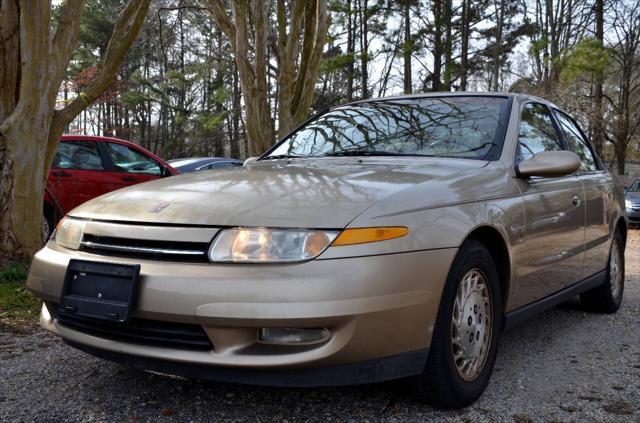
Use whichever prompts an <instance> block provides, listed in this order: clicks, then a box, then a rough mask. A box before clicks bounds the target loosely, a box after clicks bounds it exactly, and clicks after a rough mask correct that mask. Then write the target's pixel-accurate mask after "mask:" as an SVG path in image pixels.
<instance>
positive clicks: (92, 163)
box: [51, 141, 104, 170]
mask: <svg viewBox="0 0 640 423" xmlns="http://www.w3.org/2000/svg"><path fill="white" fill-rule="evenodd" d="M51 167H53V168H54V169H78V170H104V165H103V163H102V157H101V156H100V152H99V151H98V144H96V143H95V142H92V141H61V142H60V144H59V145H58V150H57V151H56V155H55V156H54V158H53V164H52V165H51Z"/></svg>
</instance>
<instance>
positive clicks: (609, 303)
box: [580, 231, 624, 313]
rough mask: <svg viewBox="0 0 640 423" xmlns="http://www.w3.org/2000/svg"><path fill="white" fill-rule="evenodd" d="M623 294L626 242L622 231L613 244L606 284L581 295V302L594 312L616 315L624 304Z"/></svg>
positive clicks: (615, 236)
mask: <svg viewBox="0 0 640 423" xmlns="http://www.w3.org/2000/svg"><path fill="white" fill-rule="evenodd" d="M622 294H624V240H623V239H622V235H621V234H620V231H616V233H615V235H614V236H613V241H612V242H611V251H610V252H609V263H608V264H607V276H606V278H605V281H604V283H603V284H602V285H600V286H598V287H595V288H593V289H591V290H589V291H587V292H585V293H582V294H580V301H582V303H583V304H584V305H585V306H586V307H587V308H588V309H590V310H592V311H595V312H598V313H615V312H616V311H618V309H619V308H620V304H621V303H622Z"/></svg>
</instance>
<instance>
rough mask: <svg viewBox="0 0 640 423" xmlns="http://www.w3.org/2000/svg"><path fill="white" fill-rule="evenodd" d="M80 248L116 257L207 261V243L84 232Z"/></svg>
mask: <svg viewBox="0 0 640 423" xmlns="http://www.w3.org/2000/svg"><path fill="white" fill-rule="evenodd" d="M80 250H81V251H86V252H89V253H94V254H101V255H106V256H117V257H131V258H143V259H150V260H171V261H184V262H207V261H208V258H207V252H208V250H209V243H206V242H181V241H151V240H139V239H130V238H115V237H109V236H100V235H91V234H85V235H84V237H83V238H82V243H81V244H80Z"/></svg>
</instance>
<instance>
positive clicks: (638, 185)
mask: <svg viewBox="0 0 640 423" xmlns="http://www.w3.org/2000/svg"><path fill="white" fill-rule="evenodd" d="M627 191H628V192H640V180H637V181H635V182H634V183H633V184H632V185H631V186H630V187H629V189H628V190H627Z"/></svg>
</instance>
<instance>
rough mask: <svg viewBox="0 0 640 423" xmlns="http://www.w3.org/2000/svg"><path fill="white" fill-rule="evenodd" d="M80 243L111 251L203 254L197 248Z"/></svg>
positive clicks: (88, 246)
mask: <svg viewBox="0 0 640 423" xmlns="http://www.w3.org/2000/svg"><path fill="white" fill-rule="evenodd" d="M81 245H82V246H83V247H87V248H98V249H105V250H112V251H122V252H127V253H147V254H170V255H174V254H178V255H193V256H201V255H204V254H205V252H204V251H199V250H170V249H166V248H147V247H130V246H126V245H110V244H101V243H98V242H92V241H82V243H81Z"/></svg>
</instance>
